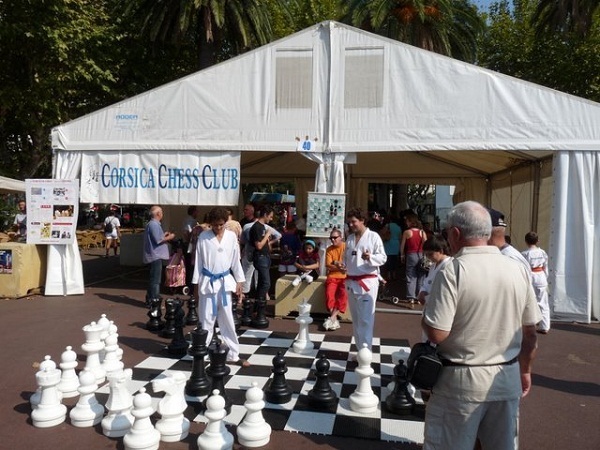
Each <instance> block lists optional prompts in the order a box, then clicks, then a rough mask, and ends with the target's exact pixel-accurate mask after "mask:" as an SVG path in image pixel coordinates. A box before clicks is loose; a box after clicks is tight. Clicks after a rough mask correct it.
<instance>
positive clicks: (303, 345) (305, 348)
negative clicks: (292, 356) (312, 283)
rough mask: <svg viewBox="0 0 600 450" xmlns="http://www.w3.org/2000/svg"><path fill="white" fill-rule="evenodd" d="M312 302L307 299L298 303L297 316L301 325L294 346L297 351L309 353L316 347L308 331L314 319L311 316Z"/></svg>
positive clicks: (297, 321)
mask: <svg viewBox="0 0 600 450" xmlns="http://www.w3.org/2000/svg"><path fill="white" fill-rule="evenodd" d="M311 306H312V305H311V304H310V303H308V301H307V300H306V299H304V300H303V301H302V303H299V304H298V317H296V323H297V324H299V325H300V331H299V332H298V339H296V341H294V344H293V345H292V348H293V350H294V352H295V353H300V354H303V353H308V352H310V351H311V350H312V349H313V348H314V344H313V343H312V341H311V340H310V335H309V333H308V326H309V325H310V324H311V323H312V321H313V319H312V317H310V308H311Z"/></svg>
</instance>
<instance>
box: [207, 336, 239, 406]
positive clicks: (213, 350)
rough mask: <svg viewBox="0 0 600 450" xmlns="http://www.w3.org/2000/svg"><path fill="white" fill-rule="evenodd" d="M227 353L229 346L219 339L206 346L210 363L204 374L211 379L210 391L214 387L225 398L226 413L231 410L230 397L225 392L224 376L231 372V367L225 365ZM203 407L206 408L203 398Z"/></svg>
mask: <svg viewBox="0 0 600 450" xmlns="http://www.w3.org/2000/svg"><path fill="white" fill-rule="evenodd" d="M228 353H229V347H228V346H227V345H226V344H222V343H221V342H220V341H217V343H216V344H215V345H210V346H209V347H208V357H209V358H210V364H209V366H208V368H207V369H206V374H207V375H208V376H209V377H210V378H211V379H212V383H211V387H210V391H211V392H213V391H214V390H215V389H218V390H219V393H220V394H221V396H222V397H223V399H224V400H225V411H227V414H229V413H230V412H231V405H232V401H231V399H230V398H229V397H228V396H227V393H226V392H225V377H226V376H227V375H229V372H231V369H230V368H229V367H227V364H226V361H227V354H228ZM208 398H210V397H208ZM208 398H207V400H208ZM204 409H206V400H204Z"/></svg>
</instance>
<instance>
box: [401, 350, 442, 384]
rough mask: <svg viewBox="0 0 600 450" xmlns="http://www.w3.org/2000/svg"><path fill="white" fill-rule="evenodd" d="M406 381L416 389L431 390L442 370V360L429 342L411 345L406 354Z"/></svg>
mask: <svg viewBox="0 0 600 450" xmlns="http://www.w3.org/2000/svg"><path fill="white" fill-rule="evenodd" d="M406 366H407V369H408V371H407V375H408V381H409V383H410V384H412V385H413V386H414V387H416V388H417V389H424V390H431V389H432V388H433V386H435V383H436V382H437V380H438V378H439V376H440V373H441V371H442V367H443V364H442V361H441V359H440V357H439V356H438V354H437V350H436V348H435V347H434V346H433V345H432V344H431V343H430V342H429V341H427V342H419V343H417V344H415V345H413V347H412V349H411V350H410V355H409V356H408V361H407V363H406Z"/></svg>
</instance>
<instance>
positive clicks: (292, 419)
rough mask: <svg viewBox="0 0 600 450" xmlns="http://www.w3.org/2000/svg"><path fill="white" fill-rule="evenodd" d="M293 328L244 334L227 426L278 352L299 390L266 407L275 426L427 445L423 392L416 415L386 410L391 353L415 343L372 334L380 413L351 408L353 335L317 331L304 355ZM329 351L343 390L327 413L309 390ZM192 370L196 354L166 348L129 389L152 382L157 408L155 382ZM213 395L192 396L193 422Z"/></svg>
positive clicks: (335, 382)
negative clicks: (298, 349) (244, 364)
mask: <svg viewBox="0 0 600 450" xmlns="http://www.w3.org/2000/svg"><path fill="white" fill-rule="evenodd" d="M296 337H297V336H296V335H295V334H293V333H283V332H271V331H268V330H247V331H245V332H244V333H243V334H241V335H240V357H242V358H246V359H248V361H249V362H250V363H251V364H252V365H251V366H250V367H244V368H243V367H240V366H234V365H229V366H228V367H230V368H231V373H230V374H229V376H228V377H227V378H226V380H225V389H226V391H227V395H228V396H229V398H230V399H231V400H232V402H233V406H232V409H231V413H230V414H229V415H228V416H227V417H226V418H225V422H226V424H231V425H238V424H239V423H240V422H241V421H242V419H243V417H244V414H245V412H246V409H245V408H244V406H243V404H244V402H245V394H246V390H247V389H249V388H250V387H251V386H252V382H256V383H258V387H260V388H264V387H265V386H266V384H267V382H268V380H269V378H270V377H271V376H272V373H271V369H272V361H273V357H274V356H275V355H276V354H277V352H278V351H281V352H282V353H283V355H284V358H285V360H286V365H287V369H288V371H287V373H286V379H287V381H288V383H289V384H290V386H291V387H292V390H293V392H294V394H293V396H292V400H291V401H290V402H288V403H286V404H283V405H276V404H271V403H268V402H267V405H266V407H265V409H264V410H263V416H264V417H265V420H266V421H267V422H268V423H269V424H270V425H271V428H272V429H273V430H286V431H291V432H299V433H312V434H323V435H337V436H346V437H358V438H365V439H377V440H384V441H393V442H414V443H419V444H421V443H423V429H424V423H423V409H424V408H423V404H422V401H421V399H420V396H419V394H418V392H417V393H416V395H415V397H416V400H417V404H418V406H417V408H416V409H417V411H418V412H417V413H415V414H416V415H414V416H398V415H395V414H392V413H390V412H388V411H387V410H386V409H385V405H383V404H382V402H385V399H386V397H387V395H388V394H389V390H388V388H387V385H388V384H389V383H390V382H391V381H392V375H393V370H394V363H393V362H392V353H393V352H397V351H398V350H400V349H403V350H405V351H409V347H408V342H407V341H406V340H401V339H379V338H374V340H373V363H372V364H371V367H372V368H373V369H374V372H375V373H374V375H373V376H372V377H371V386H372V387H373V392H374V393H375V394H376V395H377V396H378V397H379V398H380V404H379V407H378V409H377V411H376V412H375V413H372V414H359V413H356V412H354V411H352V410H351V409H350V401H349V396H350V394H352V393H353V392H354V390H355V389H356V383H357V375H356V374H355V372H354V369H355V368H356V366H357V363H356V362H354V361H352V355H355V354H356V346H355V345H354V343H353V342H351V341H350V338H349V337H346V336H340V335H336V334H335V333H330V334H310V339H311V340H312V341H313V343H314V350H312V351H310V352H308V353H305V354H302V355H301V354H298V353H295V352H294V351H293V349H292V344H293V343H294V340H295V339H296ZM321 354H324V355H325V357H326V358H327V359H328V360H329V363H330V375H329V381H330V383H331V387H332V389H333V390H334V391H335V392H336V394H337V396H338V400H337V402H336V403H335V404H334V405H333V406H332V407H331V408H330V409H329V410H326V411H323V410H315V409H312V408H311V406H310V405H309V404H308V396H307V393H308V392H309V391H310V390H311V389H312V387H313V386H314V383H315V381H316V377H315V361H316V358H318V357H320V356H321ZM191 370H192V357H190V356H187V355H186V356H185V357H183V358H181V359H180V358H176V357H173V356H170V355H169V354H168V353H167V352H166V350H165V352H164V354H160V355H156V356H151V357H149V358H147V359H145V360H144V361H142V362H141V363H140V364H138V365H137V366H135V367H134V368H133V377H132V381H131V386H130V391H131V392H132V393H134V392H137V390H139V388H141V387H145V388H146V390H147V392H148V393H149V394H150V395H151V396H152V397H153V400H154V404H153V406H154V407H155V408H156V406H157V405H158V401H159V400H160V398H161V397H162V395H164V394H162V393H158V394H157V393H154V392H153V390H152V384H151V383H150V381H152V380H153V379H154V378H156V377H157V376H158V375H160V374H161V373H165V372H172V371H181V372H184V373H186V375H188V377H189V374H190V373H191ZM107 395H108V386H107V385H105V386H103V387H101V388H100V389H99V390H98V391H97V397H98V400H99V401H100V402H102V403H104V402H105V400H106V397H107ZM205 398H206V397H188V396H186V399H187V402H188V405H189V407H188V409H187V410H186V413H185V415H186V417H187V418H188V419H190V420H192V421H195V422H199V423H206V419H205V417H204V416H203V415H202V413H203V409H202V400H204V399H205Z"/></svg>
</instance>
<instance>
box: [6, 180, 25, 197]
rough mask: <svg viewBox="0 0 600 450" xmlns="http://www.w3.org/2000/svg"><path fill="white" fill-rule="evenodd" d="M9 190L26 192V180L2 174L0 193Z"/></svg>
mask: <svg viewBox="0 0 600 450" xmlns="http://www.w3.org/2000/svg"><path fill="white" fill-rule="evenodd" d="M9 192H25V182H24V181H21V180H14V179H12V178H7V177H3V176H0V194H5V193H9Z"/></svg>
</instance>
